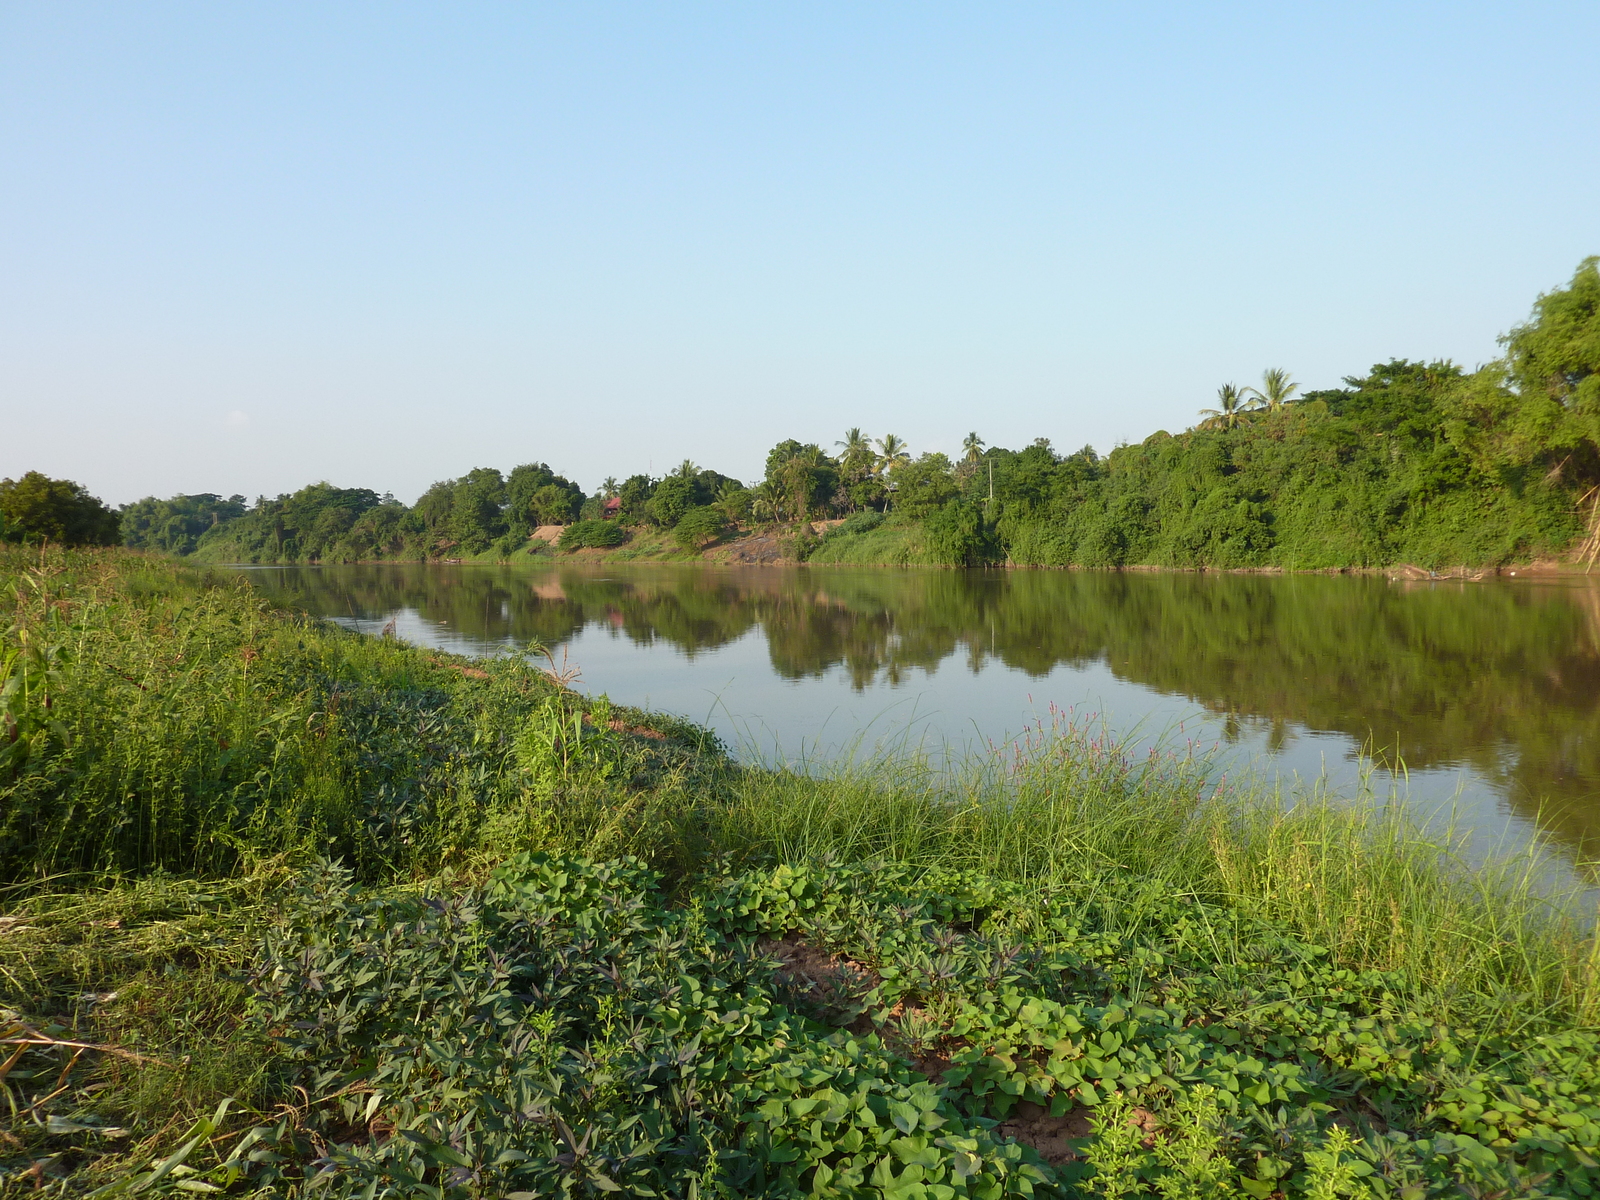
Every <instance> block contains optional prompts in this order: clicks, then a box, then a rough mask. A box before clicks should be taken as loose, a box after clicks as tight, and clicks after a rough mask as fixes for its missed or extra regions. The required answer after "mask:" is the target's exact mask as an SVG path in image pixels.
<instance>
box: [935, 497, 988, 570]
mask: <svg viewBox="0 0 1600 1200" xmlns="http://www.w3.org/2000/svg"><path fill="white" fill-rule="evenodd" d="M927 530H928V554H929V557H930V559H932V561H934V562H936V563H938V564H939V565H940V566H948V567H976V566H981V565H982V564H983V563H984V562H986V561H989V560H990V559H991V557H992V555H993V548H992V539H991V538H990V537H989V531H988V529H987V528H986V527H985V525H984V521H983V513H982V512H981V511H979V509H978V506H977V505H976V504H973V503H972V502H971V501H968V500H948V501H946V502H945V503H944V504H942V505H940V506H939V507H938V508H936V509H934V510H933V511H932V512H930V513H929V514H928V520H927Z"/></svg>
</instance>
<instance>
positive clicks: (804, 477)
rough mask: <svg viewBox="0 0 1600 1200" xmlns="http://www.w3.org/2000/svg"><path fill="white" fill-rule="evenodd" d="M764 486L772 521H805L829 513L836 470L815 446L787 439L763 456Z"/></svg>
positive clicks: (829, 459)
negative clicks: (764, 469) (764, 460)
mask: <svg viewBox="0 0 1600 1200" xmlns="http://www.w3.org/2000/svg"><path fill="white" fill-rule="evenodd" d="M764 484H765V489H766V495H767V505H768V508H769V510H770V515H771V517H772V519H774V520H783V521H808V520H811V519H812V518H814V517H816V516H818V515H826V514H827V513H828V511H829V510H830V505H831V504H832V503H833V498H834V495H835V493H836V492H837V491H838V488H839V466H838V464H837V463H836V462H834V460H833V459H831V458H830V457H828V455H826V454H825V453H823V451H822V448H821V447H820V446H818V445H816V444H815V443H805V444H802V443H800V442H797V441H795V440H793V439H792V438H791V439H789V440H788V441H784V442H779V443H778V445H776V446H774V447H773V448H772V451H771V452H770V453H769V454H768V455H767V471H766V478H765V480H764Z"/></svg>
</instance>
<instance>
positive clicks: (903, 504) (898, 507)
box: [894, 453, 956, 517]
mask: <svg viewBox="0 0 1600 1200" xmlns="http://www.w3.org/2000/svg"><path fill="white" fill-rule="evenodd" d="M955 494H956V480H955V468H954V467H952V466H951V465H950V460H949V459H948V458H947V457H945V456H944V455H943V454H937V453H934V454H924V455H922V456H921V457H920V458H918V459H917V460H916V461H915V462H907V463H906V464H905V465H904V466H901V467H899V468H897V469H896V470H895V473H894V507H895V511H897V512H899V513H901V514H903V515H904V516H908V517H926V516H928V515H929V514H930V513H932V512H934V511H935V510H936V509H938V508H940V507H942V506H943V505H944V504H946V503H947V502H948V501H950V500H951V499H953V498H954V497H955Z"/></svg>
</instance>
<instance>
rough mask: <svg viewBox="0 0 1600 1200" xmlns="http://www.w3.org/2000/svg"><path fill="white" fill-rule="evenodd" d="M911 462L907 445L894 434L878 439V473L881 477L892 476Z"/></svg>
mask: <svg viewBox="0 0 1600 1200" xmlns="http://www.w3.org/2000/svg"><path fill="white" fill-rule="evenodd" d="M910 461H911V451H910V450H909V449H907V448H906V444H905V443H904V442H902V441H901V440H900V439H899V438H897V437H895V435H894V434H892V433H890V434H885V435H884V436H883V437H881V438H879V439H878V463H877V471H876V473H877V474H878V475H879V476H884V475H892V474H893V473H894V472H895V471H896V470H898V469H899V468H900V467H903V466H905V465H906V464H907V463H909V462H910Z"/></svg>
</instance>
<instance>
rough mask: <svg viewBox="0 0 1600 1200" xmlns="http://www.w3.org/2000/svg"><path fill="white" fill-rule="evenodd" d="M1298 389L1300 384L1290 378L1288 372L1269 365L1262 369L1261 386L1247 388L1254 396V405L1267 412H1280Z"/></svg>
mask: <svg viewBox="0 0 1600 1200" xmlns="http://www.w3.org/2000/svg"><path fill="white" fill-rule="evenodd" d="M1299 390H1300V385H1299V384H1298V383H1296V382H1294V380H1292V379H1290V378H1289V372H1288V371H1285V370H1284V369H1283V368H1282V367H1271V368H1269V369H1267V370H1265V371H1263V372H1262V373H1261V386H1260V387H1259V388H1249V389H1248V391H1249V392H1250V394H1251V395H1253V396H1254V397H1255V398H1256V407H1257V408H1260V409H1265V410H1266V411H1267V412H1269V413H1277V412H1282V411H1283V410H1284V409H1285V408H1286V407H1288V405H1289V402H1290V401H1291V400H1292V399H1294V394H1295V393H1296V392H1298V391H1299Z"/></svg>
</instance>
